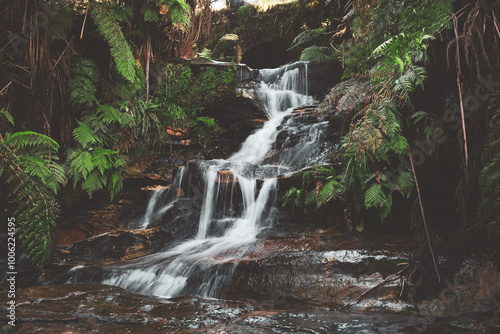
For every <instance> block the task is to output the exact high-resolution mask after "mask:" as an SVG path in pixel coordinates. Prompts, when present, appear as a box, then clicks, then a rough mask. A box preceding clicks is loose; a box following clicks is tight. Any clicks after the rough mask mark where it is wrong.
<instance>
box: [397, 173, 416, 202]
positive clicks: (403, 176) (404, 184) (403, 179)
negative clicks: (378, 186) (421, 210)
mask: <svg viewBox="0 0 500 334" xmlns="http://www.w3.org/2000/svg"><path fill="white" fill-rule="evenodd" d="M396 187H397V189H398V190H399V191H400V192H401V194H402V195H403V196H405V197H406V198H409V197H410V196H411V194H412V193H413V192H414V191H415V179H414V178H413V174H412V173H410V172H408V171H402V172H401V173H399V175H398V181H397V183H396Z"/></svg>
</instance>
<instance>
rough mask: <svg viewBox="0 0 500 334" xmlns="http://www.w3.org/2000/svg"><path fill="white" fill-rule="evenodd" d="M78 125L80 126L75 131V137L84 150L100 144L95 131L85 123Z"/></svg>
mask: <svg viewBox="0 0 500 334" xmlns="http://www.w3.org/2000/svg"><path fill="white" fill-rule="evenodd" d="M78 124H79V125H80V126H78V127H77V128H75V129H74V130H73V137H75V140H76V141H77V142H78V143H79V144H80V145H82V147H83V148H86V147H87V146H89V144H96V143H98V142H99V137H98V136H97V134H96V132H95V131H94V129H92V128H91V127H90V126H89V125H88V124H86V123H83V122H78Z"/></svg>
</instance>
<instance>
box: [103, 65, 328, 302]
mask: <svg viewBox="0 0 500 334" xmlns="http://www.w3.org/2000/svg"><path fill="white" fill-rule="evenodd" d="M260 81H261V82H260V83H259V84H257V85H256V89H255V93H256V95H257V96H258V98H259V100H260V101H261V102H262V105H263V107H264V109H265V111H266V113H267V115H268V117H269V120H268V121H267V122H266V124H265V125H264V126H263V127H262V128H261V129H259V130H257V131H255V132H254V133H253V134H252V135H250V136H249V137H248V138H247V140H246V141H245V142H244V143H243V144H242V146H241V148H240V150H239V151H238V152H236V153H235V154H233V155H232V156H231V157H230V158H228V159H227V160H212V161H206V162H200V161H198V162H196V163H197V165H196V166H197V168H196V169H197V172H198V174H197V175H198V176H197V177H201V178H202V186H201V187H200V188H202V189H203V191H202V192H201V193H202V194H203V195H202V197H203V198H202V207H201V214H200V219H199V225H198V232H197V234H196V235H195V236H193V238H192V239H190V240H188V241H185V242H183V243H181V244H179V245H177V246H175V247H173V248H171V249H169V250H166V251H164V252H160V253H156V254H152V255H149V256H145V257H142V258H140V259H135V260H132V261H129V262H127V263H126V264H125V265H124V264H120V265H117V264H115V265H109V266H107V267H105V268H104V270H105V273H104V274H103V278H102V283H104V284H111V285H117V286H120V287H123V288H125V289H128V290H132V291H135V292H139V293H143V294H153V295H157V296H162V297H173V296H178V295H182V294H194V295H199V296H203V297H212V296H216V295H217V293H218V291H219V290H220V288H221V287H222V286H224V284H225V283H227V281H228V280H229V279H230V278H231V276H232V273H233V272H234V269H235V267H236V264H237V262H238V259H240V258H241V257H242V256H243V255H244V254H245V252H246V251H247V250H248V248H249V247H251V245H252V243H253V242H254V241H255V240H256V239H257V235H258V234H259V233H260V232H261V230H262V229H263V228H265V227H266V226H267V225H269V223H268V221H270V220H272V218H273V217H272V213H273V205H274V199H275V195H276V186H277V181H276V176H277V175H278V174H279V173H280V168H276V166H266V165H263V166H259V164H263V163H264V161H265V158H266V156H267V155H268V153H269V151H270V149H271V147H272V145H273V144H274V142H275V140H276V136H277V134H278V133H279V131H280V130H279V126H280V125H281V123H282V122H283V119H284V118H285V117H286V116H287V115H290V114H291V113H292V111H293V109H294V108H296V107H299V106H301V105H307V104H310V103H312V102H313V99H312V97H310V96H308V95H307V85H308V84H307V63H304V62H299V63H295V64H292V65H286V66H283V67H281V68H279V69H266V70H261V71H260ZM318 131H319V130H318V128H317V126H316V125H315V126H314V127H313V128H311V129H309V130H308V131H305V132H306V135H305V139H301V140H302V141H303V143H299V145H300V146H301V149H300V150H298V151H292V152H296V153H297V154H300V155H301V159H300V163H299V161H298V160H297V159H294V158H293V157H291V156H288V157H285V158H284V159H282V160H280V161H279V163H280V164H283V165H285V166H284V167H286V168H287V169H290V168H292V169H298V168H301V167H304V166H303V165H302V164H303V163H307V162H309V161H311V157H312V155H311V154H314V152H312V153H311V152H308V151H311V149H308V147H309V146H307V145H305V144H304V143H310V144H311V145H313V144H314V143H315V142H316V141H317V140H318V138H319V137H320V135H319V134H318V133H319V132H318ZM189 166H190V164H189V163H188V166H187V167H186V169H182V170H181V171H180V172H178V173H177V174H178V175H179V177H178V179H177V181H175V183H174V184H173V186H172V187H171V188H170V190H169V193H170V194H171V195H168V196H167V197H171V199H170V200H169V202H167V204H166V205H165V206H163V207H161V208H159V209H156V207H157V204H156V200H157V199H158V197H159V196H160V195H161V193H160V191H158V190H157V191H155V193H153V195H152V197H151V201H153V204H151V202H150V205H148V209H147V212H146V215H145V218H144V221H143V223H142V225H141V228H147V227H148V225H149V223H150V221H151V220H152V219H153V217H155V216H157V215H162V214H163V213H165V211H166V210H168V208H169V205H171V204H172V202H173V201H174V200H175V196H172V194H174V193H175V192H176V191H177V189H178V188H181V187H182V178H183V177H184V174H189V173H190V167H189ZM269 171H271V172H269ZM200 174H201V175H200ZM262 175H266V177H265V178H264V177H262ZM257 177H259V178H260V179H259V180H257ZM179 178H180V180H179ZM186 178H187V177H186ZM153 211H154V212H153Z"/></svg>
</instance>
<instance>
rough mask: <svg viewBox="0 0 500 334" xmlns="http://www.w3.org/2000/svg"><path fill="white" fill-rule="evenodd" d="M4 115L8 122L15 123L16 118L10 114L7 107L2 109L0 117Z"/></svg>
mask: <svg viewBox="0 0 500 334" xmlns="http://www.w3.org/2000/svg"><path fill="white" fill-rule="evenodd" d="M1 117H3V118H5V120H6V121H7V122H9V123H10V124H12V125H14V118H13V117H12V116H11V114H9V112H8V111H7V110H5V109H0V118H1Z"/></svg>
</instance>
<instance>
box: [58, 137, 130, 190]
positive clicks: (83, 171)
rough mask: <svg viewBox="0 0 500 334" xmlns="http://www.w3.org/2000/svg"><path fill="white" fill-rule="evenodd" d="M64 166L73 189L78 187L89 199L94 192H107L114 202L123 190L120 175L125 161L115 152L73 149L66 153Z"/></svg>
mask: <svg viewBox="0 0 500 334" xmlns="http://www.w3.org/2000/svg"><path fill="white" fill-rule="evenodd" d="M66 165H67V168H68V176H70V177H71V179H72V181H73V182H72V183H73V189H77V187H78V186H80V187H81V188H82V189H83V190H84V191H85V192H86V193H87V195H88V196H89V197H90V198H92V196H93V194H94V193H95V192H98V191H103V190H107V191H108V192H109V194H110V197H111V200H114V198H115V197H116V196H117V195H118V194H119V193H120V191H121V190H122V189H123V183H122V180H121V178H120V173H121V171H122V170H123V168H124V166H125V161H124V160H123V158H122V157H121V156H120V155H119V153H118V152H117V151H113V150H109V149H105V148H102V147H97V148H96V149H94V150H87V149H73V150H70V151H69V152H68V158H67V162H66Z"/></svg>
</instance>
